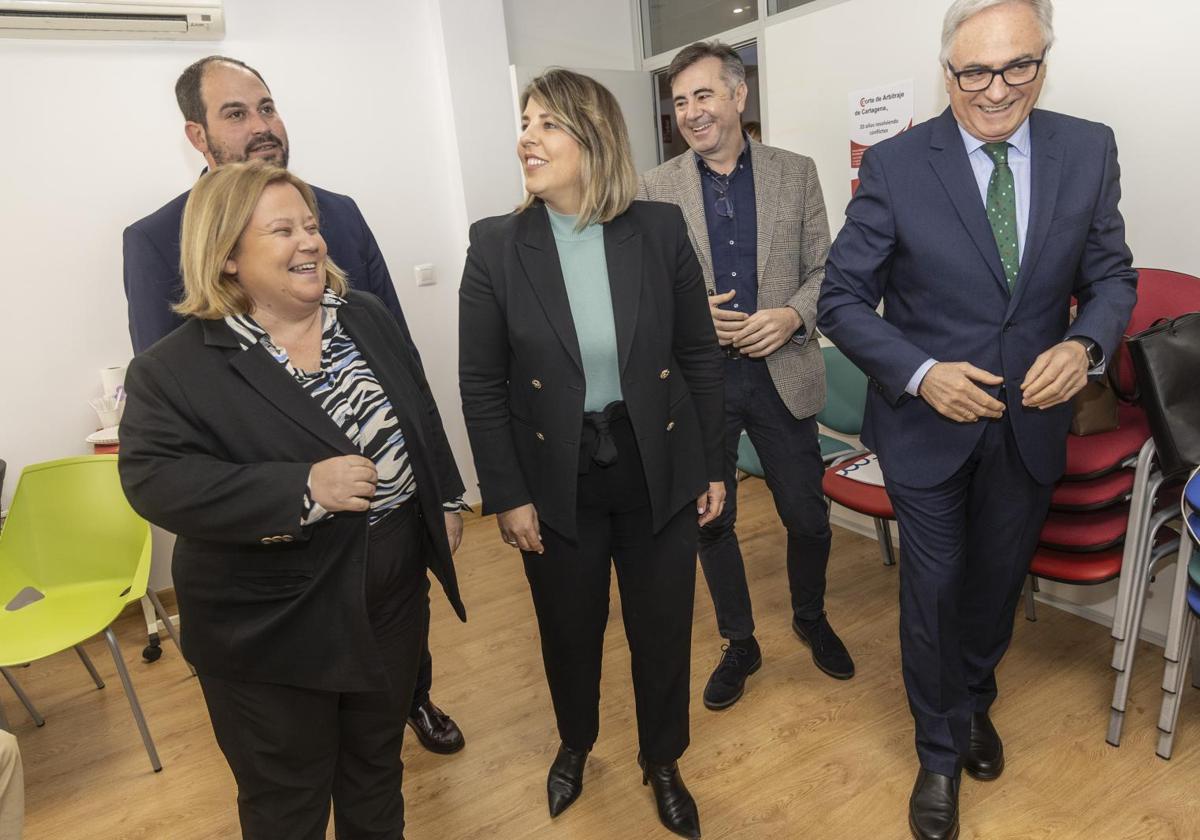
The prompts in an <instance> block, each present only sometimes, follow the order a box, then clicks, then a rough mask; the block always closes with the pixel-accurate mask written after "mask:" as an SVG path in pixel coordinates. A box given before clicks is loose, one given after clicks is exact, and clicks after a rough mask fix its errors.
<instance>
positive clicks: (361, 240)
mask: <svg viewBox="0 0 1200 840" xmlns="http://www.w3.org/2000/svg"><path fill="white" fill-rule="evenodd" d="M312 191H313V194H314V195H315V196H316V197H317V207H318V209H319V210H320V217H321V235H322V236H323V237H324V238H325V243H326V244H327V245H328V246H329V258H330V259H332V260H333V261H334V262H335V263H337V264H338V266H340V267H341V268H342V270H343V271H345V272H346V274H347V275H348V277H349V280H350V285H351V286H352V287H353V288H355V289H358V290H360V291H364V292H370V293H371V294H373V295H375V296H376V297H378V298H379V299H380V300H382V301H383V303H384V305H385V306H387V308H388V310H389V311H390V312H391V313H392V315H393V316H395V318H396V321H397V322H398V323H399V324H400V331H401V332H402V333H403V334H404V337H405V339H406V340H407V341H408V343H409V345H410V347H411V346H412V337H411V335H410V334H409V332H408V325H407V324H406V323H405V321H404V313H403V312H401V310H400V301H399V299H398V298H397V297H396V289H395V287H394V286H392V278H391V276H390V275H389V274H388V270H387V264H386V263H385V262H384V261H383V254H381V253H380V252H379V246H378V245H377V244H376V243H375V236H374V235H373V234H372V233H371V229H370V228H369V227H367V220H366V219H364V218H363V214H362V211H360V210H359V209H358V205H357V204H355V203H354V199H352V198H350V197H349V196H345V195H338V194H337V193H332V192H329V191H328V190H323V189H321V188H320V187H313V188H312ZM190 193H191V191H190V190H189V191H188V192H185V193H184V194H183V195H181V196H178V197H177V198H175V199H172V200H171V201H170V202H168V203H167V204H165V205H163V206H162V207H160V208H159V209H158V210H156V211H154V212H153V213H151V214H150V215H149V216H147V217H146V218H144V219H141V220H139V221H136V222H134V223H133V224H131V225H130V226H129V227H127V228H125V235H124V257H125V298H126V300H127V301H128V302H129V338H130V341H131V342H132V343H133V352H134V353H135V354H136V353H141V352H142V351H144V350H146V349H147V348H148V347H150V345H152V344H154V342H156V341H158V340H159V339H160V338H162V337H163V336H165V335H166V334H167V333H169V332H171V331H172V330H174V329H175V328H176V327H178V326H179V325H180V324H182V323H183V321H184V319H183V318H181V317H180V316H179V315H176V314H175V313H174V312H172V311H171V305H172V304H174V303H177V302H178V301H179V299H180V298H181V297H183V279H182V278H181V277H180V274H179V229H180V224H181V222H182V221H183V206H184V204H186V203H187V198H188V195H189V194H190ZM413 352H416V351H415V349H414V350H413Z"/></svg>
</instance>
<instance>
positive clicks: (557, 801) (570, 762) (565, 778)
mask: <svg viewBox="0 0 1200 840" xmlns="http://www.w3.org/2000/svg"><path fill="white" fill-rule="evenodd" d="M587 757H588V754H587V750H573V749H571V748H570V747H568V746H567V745H566V744H559V747H558V755H556V756H554V763H553V764H551V765H550V773H549V775H547V776H546V795H547V797H548V798H549V801H550V816H551V817H557V816H558V815H559V814H561V813H562V812H563V811H565V810H567V808H569V807H571V803H572V802H574V801H575V800H576V799H578V798H579V794H580V793H582V792H583V765H584V764H585V763H586V762H587Z"/></svg>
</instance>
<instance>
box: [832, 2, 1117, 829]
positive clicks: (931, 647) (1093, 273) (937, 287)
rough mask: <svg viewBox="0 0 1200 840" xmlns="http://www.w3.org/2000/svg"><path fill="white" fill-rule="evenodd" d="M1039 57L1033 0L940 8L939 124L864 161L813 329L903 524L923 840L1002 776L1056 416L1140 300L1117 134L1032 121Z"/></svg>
mask: <svg viewBox="0 0 1200 840" xmlns="http://www.w3.org/2000/svg"><path fill="white" fill-rule="evenodd" d="M1052 41H1053V29H1052V8H1051V3H1050V0H955V2H954V3H953V4H952V5H951V7H950V9H949V10H948V11H947V13H946V19H945V25H944V27H943V35H942V56H941V64H942V66H943V69H944V75H945V83H946V91H947V93H948V95H949V99H950V107H949V108H948V109H947V110H946V111H944V112H943V113H942V114H941V115H940V116H938V117H935V118H934V119H932V120H929V121H928V122H925V123H922V124H921V125H918V126H916V127H914V128H913V129H911V130H910V131H907V132H905V133H903V134H901V135H899V136H898V137H895V138H893V139H891V140H888V141H885V142H883V143H880V144H879V145H878V146H876V147H874V148H872V149H871V150H870V151H868V152H867V154H866V155H865V156H864V158H863V161H862V167H861V169H860V170H859V177H860V184H861V185H860V187H859V189H858V192H857V193H856V194H855V196H854V198H853V199H852V200H851V202H850V205H849V207H848V208H847V210H846V224H845V227H844V228H843V229H842V231H841V233H840V234H839V235H838V238H837V240H836V242H834V244H833V247H832V249H831V251H830V254H829V262H828V265H827V267H826V272H825V282H824V285H823V287H822V291H821V297H820V302H819V304H818V312H819V315H818V321H817V325H818V327H819V328H820V329H821V330H822V332H824V333H825V334H826V335H827V336H829V337H830V338H831V339H832V340H833V341H834V342H835V343H836V344H837V345H838V347H840V348H841V349H842V350H843V351H844V352H845V353H846V355H847V356H849V357H850V359H852V360H853V361H854V362H855V363H856V364H857V365H858V366H859V367H860V368H862V370H863V371H865V372H866V374H867V375H868V377H869V378H870V381H871V387H870V389H869V393H868V399H867V413H866V417H865V421H864V427H863V441H864V443H865V444H866V445H867V446H870V447H871V448H872V449H874V450H875V451H876V452H877V453H878V454H879V462H880V465H881V467H882V469H883V473H884V480H885V483H886V486H887V491H888V494H889V496H890V497H891V499H892V503H893V505H894V507H895V511H896V516H897V519H898V520H899V523H900V541H901V557H902V560H901V563H900V645H901V658H902V661H903V668H904V683H905V688H906V689H907V692H908V699H909V707H910V709H911V710H912V713H913V717H914V719H915V722H916V747H917V756H918V758H919V759H920V771H919V772H918V774H917V781H916V784H915V786H914V788H913V793H912V797H911V799H910V801H909V825H910V828H911V830H912V832H913V834H914V835H915V836H916V837H919V838H938V839H939V840H947V839H948V838H955V837H957V836H958V832H959V827H958V826H959V820H958V790H959V779H960V772H961V771H962V770H964V769H965V770H966V771H967V773H968V775H971V776H972V777H974V778H976V779H982V780H990V779H995V778H996V777H997V776H999V775H1000V772H1001V770H1002V769H1003V767H1004V751H1003V746H1002V742H1001V740H1000V736H999V734H998V733H997V732H996V729H995V727H994V726H993V725H992V722H991V719H990V717H989V709H990V707H991V705H992V702H993V701H994V700H995V698H996V679H995V669H996V666H997V664H998V663H999V661H1000V659H1001V657H1002V656H1003V655H1004V652H1005V650H1007V648H1008V644H1009V641H1010V640H1011V638H1012V629H1013V615H1014V612H1015V609H1016V604H1017V601H1018V599H1019V596H1020V590H1021V584H1022V581H1023V580H1024V577H1025V575H1026V573H1027V571H1028V567H1029V561H1030V559H1031V557H1032V555H1033V552H1034V550H1035V548H1036V544H1037V538H1038V532H1039V531H1040V529H1041V526H1042V522H1043V521H1044V519H1045V515H1046V511H1047V509H1048V507H1049V503H1050V492H1051V487H1052V485H1053V483H1054V482H1055V481H1056V480H1057V479H1058V478H1059V477H1060V476H1061V474H1062V472H1063V469H1064V466H1065V459H1066V435H1067V429H1068V427H1069V425H1070V420H1071V407H1070V399H1071V398H1072V397H1073V396H1074V395H1075V393H1076V392H1077V391H1078V390H1079V389H1080V388H1082V387H1083V385H1084V384H1085V383H1086V382H1087V378H1088V376H1089V374H1091V375H1095V374H1098V373H1100V372H1101V371H1102V370H1103V365H1104V362H1105V360H1106V359H1108V358H1111V357H1112V354H1113V353H1114V352H1115V350H1116V348H1117V344H1118V341H1119V340H1120V338H1121V334H1122V332H1123V330H1124V328H1125V326H1126V324H1127V323H1128V320H1129V315H1130V312H1131V310H1132V308H1133V304H1134V301H1135V299H1136V283H1137V275H1136V272H1135V271H1134V270H1133V269H1132V268H1131V267H1130V265H1131V262H1132V257H1131V255H1130V253H1129V249H1128V248H1127V247H1126V245H1125V223H1124V221H1123V220H1122V218H1121V214H1120V212H1119V211H1118V209H1117V204H1118V200H1119V198H1120V174H1119V169H1118V166H1117V151H1116V145H1115V141H1114V138H1113V133H1112V131H1111V130H1110V129H1109V128H1108V127H1107V126H1104V125H1100V124H1098V123H1092V122H1085V121H1084V120H1080V119H1075V118H1073V117H1067V116H1064V115H1062V114H1055V113H1051V112H1049V111H1042V110H1035V109H1034V105H1035V103H1036V102H1037V98H1038V94H1039V93H1040V92H1041V88H1042V84H1043V81H1044V79H1045V75H1046V66H1045V60H1046V52H1047V50H1048V49H1049V47H1050V45H1051V43H1052ZM1072 296H1074V297H1075V298H1076V299H1077V300H1078V304H1079V306H1078V317H1077V318H1076V320H1075V321H1074V322H1073V323H1069V310H1070V306H1071V298H1072ZM881 300H882V301H883V304H884V311H883V315H882V316H881V315H879V314H878V313H877V311H876V307H877V306H878V304H879V303H880V301H881Z"/></svg>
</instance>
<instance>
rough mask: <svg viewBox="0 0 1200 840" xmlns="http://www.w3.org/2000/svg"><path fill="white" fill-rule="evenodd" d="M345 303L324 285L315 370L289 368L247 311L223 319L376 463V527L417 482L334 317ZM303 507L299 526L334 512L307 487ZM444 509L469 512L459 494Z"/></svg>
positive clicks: (365, 368)
mask: <svg viewBox="0 0 1200 840" xmlns="http://www.w3.org/2000/svg"><path fill="white" fill-rule="evenodd" d="M345 302H346V301H345V300H343V299H342V298H340V297H338V296H337V295H335V294H334V293H333V292H331V291H329V290H328V289H327V290H326V291H325V296H324V298H323V299H322V301H321V317H322V322H323V324H322V330H321V369H320V370H316V371H303V370H299V369H297V368H295V367H293V366H292V363H291V361H290V360H289V359H288V354H287V351H286V350H284V349H283V348H282V347H278V346H276V345H275V344H274V343H272V342H271V337H270V336H269V335H267V331H266V330H264V329H263V328H262V327H260V326H259V325H258V323H257V322H255V320H254V319H253V318H252V317H250V315H229V316H227V317H226V318H225V323H227V324H229V326H230V328H231V329H233V331H234V332H235V333H236V334H237V336H238V343H239V344H240V345H241V347H242V349H243V350H249V349H250V348H251V347H253V346H254V345H255V344H261V345H262V346H263V348H264V349H266V351H267V352H268V353H270V354H271V357H272V358H273V359H275V361H277V362H279V363H280V364H281V365H283V366H284V367H285V368H286V369H287V372H288V373H290V374H291V375H292V377H294V378H295V380H296V381H297V382H298V383H300V387H301V388H303V389H304V390H305V391H306V392H307V393H308V395H309V396H310V397H312V398H313V399H314V400H316V401H317V404H318V405H320V406H321V408H322V409H323V410H324V411H325V413H326V414H328V415H329V417H330V418H331V419H332V420H333V422H334V423H336V424H337V426H338V428H339V429H341V430H342V432H343V433H344V434H345V435H346V437H348V438H349V439H350V440H351V441H352V442H353V443H354V444H355V445H356V446H357V447H358V449H359V451H360V452H361V453H362V454H363V457H366V458H370V459H371V461H373V462H374V464H375V469H376V471H377V472H378V473H379V481H378V483H377V484H376V486H375V496H374V498H372V499H371V508H370V513H369V521H370V523H371V524H372V525H374V524H375V523H376V522H378V521H379V520H381V519H383V517H385V516H387V515H388V514H389V513H391V512H392V511H393V510H395V509H396V508H398V507H400V505H402V504H404V503H405V502H406V501H408V500H409V499H410V498H412V496H413V494H414V493H416V491H417V481H416V478H415V477H414V476H413V472H412V466H411V464H410V463H409V460H408V451H407V450H406V449H405V445H404V433H403V431H401V429H400V422H399V420H397V419H396V413H395V411H394V410H393V408H392V404H391V401H390V400H389V399H388V396H387V394H386V393H385V392H384V390H383V387H382V386H381V385H380V384H379V380H378V379H376V378H375V373H374V372H373V371H372V370H371V368H370V366H369V365H368V364H367V360H366V359H365V358H363V355H362V354H361V353H360V352H359V350H358V347H357V346H356V345H355V344H354V339H352V338H351V337H350V335H349V333H347V332H346V331H345V330H344V329H343V328H342V325H341V322H340V321H339V320H338V317H337V311H338V307H340V306H341V305H342V304H344V303H345ZM302 505H303V506H302V508H301V511H302V512H301V520H300V521H301V524H302V525H312V524H313V523H315V522H319V521H320V520H322V519H324V518H326V517H328V516H332V515H333V514H331V513H330V512H329V511H327V510H325V508H323V507H322V506H321V505H320V504H318V503H317V502H316V501H315V500H314V499H313V498H312V495H311V493H310V492H309V491H308V490H307V489H306V490H305V493H304V499H303V502H302ZM442 508H443V509H444V510H446V511H448V512H456V511H462V510H469V508H468V507H467V505H466V504H465V503H464V502H463V500H462V498H461V497H459V498H458V499H455V500H453V501H448V502H443V503H442Z"/></svg>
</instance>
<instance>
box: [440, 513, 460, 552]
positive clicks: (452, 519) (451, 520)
mask: <svg viewBox="0 0 1200 840" xmlns="http://www.w3.org/2000/svg"><path fill="white" fill-rule="evenodd" d="M442 516H443V517H444V518H445V520H446V538H447V539H448V540H450V553H451V554H454V553H455V552H456V551H458V547H459V546H460V545H462V534H463V520H462V514H461V513H452V512H451V511H448V510H444V511H442Z"/></svg>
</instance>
